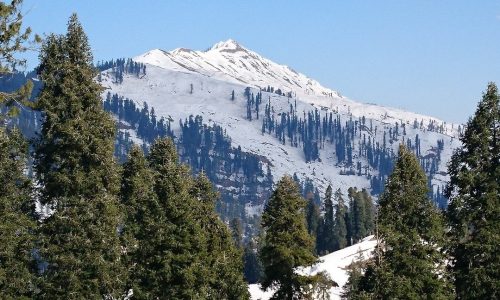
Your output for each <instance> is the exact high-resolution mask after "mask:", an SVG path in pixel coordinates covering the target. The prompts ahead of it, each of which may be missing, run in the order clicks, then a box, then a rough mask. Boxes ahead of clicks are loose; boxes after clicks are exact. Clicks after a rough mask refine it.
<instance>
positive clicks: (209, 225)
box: [191, 173, 250, 300]
mask: <svg viewBox="0 0 500 300" xmlns="http://www.w3.org/2000/svg"><path fill="white" fill-rule="evenodd" d="M191 194H192V195H193V196H194V197H195V198H196V199H197V200H198V201H199V206H198V207H199V215H198V222H199V223H200V224H201V228H202V230H203V231H204V232H205V234H206V235H207V238H206V239H207V255H206V257H205V259H204V260H203V264H204V265H206V266H208V272H209V274H207V277H206V278H208V279H209V280H210V282H209V285H210V290H209V292H208V295H207V297H206V298H208V299H221V300H223V299H228V300H229V299H234V300H238V299H242V300H243V299H249V298H250V295H249V293H248V286H247V284H246V283H245V282H244V279H243V257H242V252H241V250H240V249H238V248H236V246H235V245H234V241H233V238H232V236H231V233H230V231H229V228H228V227H227V225H226V224H224V223H223V222H222V221H221V220H220V218H219V216H218V215H217V214H216V213H215V202H216V201H217V200H218V197H219V195H218V193H216V192H215V191H214V189H213V187H212V183H211V182H210V181H209V180H208V178H207V177H206V175H205V174H204V173H201V174H200V175H198V177H197V178H196V179H195V182H194V184H193V187H192V189H191Z"/></svg>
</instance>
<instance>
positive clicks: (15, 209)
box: [0, 127, 36, 299]
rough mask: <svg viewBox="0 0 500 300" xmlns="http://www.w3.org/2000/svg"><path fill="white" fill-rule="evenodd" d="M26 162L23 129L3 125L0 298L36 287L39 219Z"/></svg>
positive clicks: (28, 292)
mask: <svg viewBox="0 0 500 300" xmlns="http://www.w3.org/2000/svg"><path fill="white" fill-rule="evenodd" d="M26 163H27V143H26V142H25V141H24V140H23V138H22V137H21V134H20V132H19V131H17V130H14V131H12V132H7V130H6V129H5V128H3V127H0V299H29V298H31V297H32V295H33V294H32V293H33V291H34V276H33V274H34V267H35V266H34V262H33V259H32V255H31V251H32V250H33V249H34V242H33V241H34V237H33V231H34V229H35V225H36V223H35V220H34V207H33V201H32V200H31V182H30V180H29V179H28V178H27V177H26V176H25V175H24V169H25V168H26Z"/></svg>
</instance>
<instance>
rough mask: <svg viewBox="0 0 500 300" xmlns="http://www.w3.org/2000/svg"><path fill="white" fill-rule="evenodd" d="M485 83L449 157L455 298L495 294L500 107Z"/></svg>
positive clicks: (499, 269) (499, 292)
mask: <svg viewBox="0 0 500 300" xmlns="http://www.w3.org/2000/svg"><path fill="white" fill-rule="evenodd" d="M499 101H500V98H499V94H498V89H497V87H496V85H495V84H494V83H490V84H489V85H488V88H487V90H486V93H484V94H483V99H482V100H481V101H480V102H479V104H478V107H477V110H476V113H475V114H474V116H473V117H472V118H471V119H470V120H469V122H468V123H467V127H466V129H465V132H464V133H463V135H462V136H461V138H460V140H461V142H462V147H461V148H459V149H457V150H456V151H455V153H454V154H453V156H452V158H451V162H450V165H449V168H448V172H449V174H450V182H449V185H448V188H447V197H449V199H450V203H449V206H448V214H447V216H448V225H449V226H450V228H451V230H450V232H449V236H450V239H451V245H450V247H449V250H450V254H451V257H452V263H451V265H452V271H453V277H454V282H455V288H456V293H457V297H458V298H460V299H487V298H488V299H496V298H498V297H500V255H498V245H500V235H499V232H500V108H499Z"/></svg>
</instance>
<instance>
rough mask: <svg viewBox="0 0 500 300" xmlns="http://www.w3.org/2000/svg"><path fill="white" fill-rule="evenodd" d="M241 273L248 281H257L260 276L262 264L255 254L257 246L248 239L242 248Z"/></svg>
mask: <svg viewBox="0 0 500 300" xmlns="http://www.w3.org/2000/svg"><path fill="white" fill-rule="evenodd" d="M243 251H244V252H243V261H244V267H243V273H244V276H245V280H246V281H247V282H248V283H257V282H258V281H259V280H260V278H261V276H262V264H261V262H260V260H259V258H258V256H257V246H256V243H255V242H254V241H253V240H250V241H249V242H248V243H247V244H246V245H245V247H244V249H243Z"/></svg>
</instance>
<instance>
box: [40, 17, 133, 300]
mask: <svg viewBox="0 0 500 300" xmlns="http://www.w3.org/2000/svg"><path fill="white" fill-rule="evenodd" d="M40 59H41V65H40V72H41V73H40V76H41V79H42V80H43V82H44V88H43V90H42V91H41V94H40V97H39V103H38V106H39V109H40V110H41V111H42V112H43V116H44V121H43V124H42V131H41V136H40V140H39V142H38V144H37V146H36V171H37V172H36V175H37V179H38V181H39V184H40V187H41V188H40V201H41V202H42V203H43V204H46V205H48V206H50V207H51V208H52V209H54V213H53V214H52V215H51V216H49V217H48V218H47V219H45V220H44V222H43V224H42V227H41V231H40V253H41V256H42V259H44V260H45V261H46V262H47V263H48V268H47V270H46V271H45V272H44V273H43V277H42V291H41V293H40V297H41V298H51V299H53V298H61V299H62V298H64V299H71V298H75V297H76V295H78V297H82V298H94V299H95V298H101V297H105V296H115V297H116V296H118V295H120V294H121V293H122V292H123V289H122V288H123V284H122V283H123V280H122V276H123V275H124V272H123V270H122V269H121V262H120V257H121V253H120V252H121V249H120V240H119V237H118V234H117V228H118V224H119V221H120V210H119V202H118V197H117V194H118V190H119V188H118V184H119V177H118V173H117V166H116V163H115V161H114V157H113V150H114V145H113V143H114V136H115V125H114V122H113V120H112V118H111V116H109V115H108V114H107V113H106V112H104V110H103V109H102V103H101V98H100V92H101V87H100V86H99V85H98V84H97V83H96V82H95V81H94V77H95V75H96V72H95V69H94V68H93V66H92V55H91V52H90V46H89V44H88V41H87V37H86V35H85V33H84V31H83V29H82V26H81V25H80V23H79V21H78V18H77V17H76V15H72V16H71V18H70V20H69V22H68V31H67V34H66V35H65V36H54V35H52V36H50V37H49V38H48V39H47V41H46V42H45V44H44V45H43V48H42V52H41V55H40Z"/></svg>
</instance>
